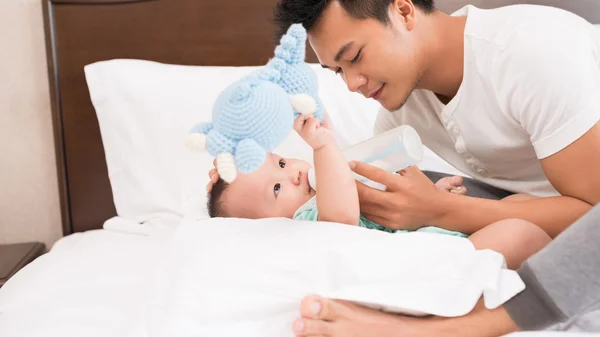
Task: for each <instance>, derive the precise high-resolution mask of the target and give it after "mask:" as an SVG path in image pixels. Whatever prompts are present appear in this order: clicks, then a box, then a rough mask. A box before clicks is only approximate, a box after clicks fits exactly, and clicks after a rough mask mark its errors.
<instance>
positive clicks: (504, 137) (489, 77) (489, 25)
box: [375, 5, 600, 196]
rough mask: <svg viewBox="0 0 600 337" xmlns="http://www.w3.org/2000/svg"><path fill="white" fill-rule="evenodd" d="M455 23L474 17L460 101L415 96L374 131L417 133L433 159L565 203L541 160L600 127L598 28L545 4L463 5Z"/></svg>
mask: <svg viewBox="0 0 600 337" xmlns="http://www.w3.org/2000/svg"><path fill="white" fill-rule="evenodd" d="M453 15H455V16H459V15H466V16H467V24H466V28H465V33H464V41H465V45H464V75H463V81H462V84H461V86H460V88H459V90H458V93H457V94H456V96H455V97H454V98H453V99H452V100H451V101H450V102H449V103H448V105H444V104H442V103H441V102H440V101H439V100H438V99H437V97H436V96H435V95H434V94H433V93H432V92H430V91H427V90H420V89H417V90H415V91H414V92H413V93H412V94H411V96H410V98H409V99H408V100H407V102H406V104H405V105H404V106H403V107H402V108H401V109H399V110H397V111H394V112H389V111H386V110H385V109H382V110H381V111H380V112H379V115H378V118H377V122H376V125H375V132H376V133H380V132H383V131H385V130H389V129H391V128H393V127H395V126H398V125H402V124H408V125H411V126H412V127H414V128H415V129H416V130H417V132H418V133H419V135H420V136H421V138H422V140H423V143H424V144H425V145H426V146H427V147H429V148H430V149H431V150H432V151H433V152H435V153H436V154H437V155H439V156H440V157H442V158H443V159H444V160H446V161H447V162H448V163H450V164H451V165H453V166H454V167H456V168H457V169H458V170H460V171H462V172H464V173H466V174H468V175H470V176H472V177H474V178H476V179H478V180H481V181H484V182H486V183H488V184H490V185H492V186H496V187H499V188H503V189H506V190H509V191H513V192H519V193H529V194H533V195H537V196H553V195H558V194H559V193H558V192H557V191H556V189H554V188H553V187H552V185H551V184H550V182H549V181H548V180H547V178H546V176H545V174H544V171H543V170H542V167H541V165H540V162H539V160H540V159H543V158H546V157H548V156H551V155H552V154H555V153H557V152H559V151H560V150H562V149H563V148H565V147H566V146H568V145H569V144H571V143H572V142H574V141H575V140H577V139H578V138H579V137H581V136H582V135H583V134H585V133H586V132H587V131H588V130H589V129H590V128H591V127H592V126H594V125H595V124H596V122H598V120H599V119H600V38H599V35H598V32H597V30H596V28H595V27H594V26H592V25H591V24H590V23H588V22H587V21H585V20H584V19H582V18H580V17H578V16H575V15H573V14H571V13H569V12H566V11H563V10H559V9H556V8H551V7H545V6H531V5H516V6H508V7H503V8H499V9H494V10H482V9H478V8H475V7H473V6H466V7H464V8H463V9H461V10H459V11H458V12H456V13H454V14H453Z"/></svg>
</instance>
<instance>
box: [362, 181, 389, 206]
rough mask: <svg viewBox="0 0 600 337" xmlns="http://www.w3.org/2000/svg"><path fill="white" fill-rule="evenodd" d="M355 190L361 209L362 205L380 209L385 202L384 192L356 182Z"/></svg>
mask: <svg viewBox="0 0 600 337" xmlns="http://www.w3.org/2000/svg"><path fill="white" fill-rule="evenodd" d="M356 189H357V191H358V200H359V201H360V205H361V208H362V207H363V205H365V206H366V205H377V207H382V206H381V205H385V202H386V201H387V200H386V197H387V196H386V192H385V191H382V190H378V189H376V188H373V187H370V186H367V185H365V184H363V183H361V182H358V181H357V182H356Z"/></svg>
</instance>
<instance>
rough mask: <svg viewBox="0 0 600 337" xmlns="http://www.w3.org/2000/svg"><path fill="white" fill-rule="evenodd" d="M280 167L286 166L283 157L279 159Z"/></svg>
mask: <svg viewBox="0 0 600 337" xmlns="http://www.w3.org/2000/svg"><path fill="white" fill-rule="evenodd" d="M279 167H281V168H285V160H283V159H280V160H279Z"/></svg>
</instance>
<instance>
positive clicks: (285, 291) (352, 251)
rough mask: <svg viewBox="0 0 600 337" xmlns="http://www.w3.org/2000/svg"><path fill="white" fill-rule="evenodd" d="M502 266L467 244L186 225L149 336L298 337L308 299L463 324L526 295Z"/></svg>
mask: <svg viewBox="0 0 600 337" xmlns="http://www.w3.org/2000/svg"><path fill="white" fill-rule="evenodd" d="M503 266H504V259H503V257H502V256H501V255H499V254H497V253H495V252H491V251H477V250H475V249H474V247H473V245H472V244H471V243H470V241H468V240H467V239H463V238H457V237H451V236H445V235H437V234H427V233H410V234H406V233H403V234H388V233H384V232H378V231H374V230H368V229H364V228H359V227H354V226H347V225H341V224H332V223H318V222H299V221H292V220H289V219H269V220H242V219H213V220H209V221H206V220H204V221H194V220H185V221H184V222H183V223H182V224H181V225H180V226H179V227H178V228H177V230H176V233H175V235H174V237H173V241H172V242H171V250H170V252H169V253H168V254H167V255H166V256H165V260H164V264H163V265H162V267H161V268H159V270H158V272H157V276H156V278H155V280H156V281H157V282H156V284H155V285H154V287H155V289H154V291H153V293H154V294H155V297H154V298H153V299H152V302H151V305H150V306H149V308H148V309H149V310H148V312H147V316H146V320H145V323H144V324H145V330H146V332H147V334H148V335H150V336H153V337H158V336H161V337H162V336H165V337H166V336H179V337H183V336H212V337H217V336H248V337H253V336H257V337H258V336H260V337H271V336H272V337H282V336H292V333H291V329H290V326H291V323H292V320H293V319H295V318H296V317H297V316H298V309H299V303H300V300H301V299H302V297H303V296H305V295H307V294H319V295H322V296H326V297H333V298H341V299H347V300H353V301H356V302H359V303H362V304H366V305H369V306H373V307H378V308H383V309H385V310H390V311H395V312H402V313H408V314H416V315H422V314H436V315H440V316H459V315H464V314H466V313H468V312H469V311H471V310H472V308H473V307H474V305H475V304H476V302H477V301H478V300H479V299H480V298H481V297H482V296H483V298H484V301H485V303H486V306H488V307H490V308H493V307H496V306H498V305H501V304H502V303H504V302H505V301H506V300H508V299H509V298H511V297H512V296H514V295H515V294H517V293H518V292H520V291H521V290H522V289H523V287H524V285H523V283H522V282H521V280H520V279H519V277H518V275H517V274H516V273H515V272H513V271H510V270H506V269H504V267H503Z"/></svg>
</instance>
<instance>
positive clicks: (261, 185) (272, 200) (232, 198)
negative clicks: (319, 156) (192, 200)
mask: <svg viewBox="0 0 600 337" xmlns="http://www.w3.org/2000/svg"><path fill="white" fill-rule="evenodd" d="M310 168H311V166H310V164H309V163H307V162H305V161H303V160H298V159H289V158H282V157H279V156H277V155H275V154H272V153H269V154H267V159H266V160H265V163H264V164H263V166H261V167H260V169H258V170H256V171H255V172H252V173H250V174H238V176H237V178H236V179H235V181H234V182H233V183H232V184H231V186H229V188H228V189H227V192H225V194H224V195H223V202H224V203H225V208H226V209H227V212H228V213H229V214H230V215H231V216H232V217H236V218H249V219H258V218H273V217H285V218H291V217H293V216H294V212H295V211H296V210H297V209H298V208H300V206H302V205H303V204H304V203H306V202H307V201H308V200H309V199H310V198H312V197H313V196H314V195H315V191H314V190H313V189H312V188H310V185H309V183H308V170H309V169H310Z"/></svg>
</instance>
